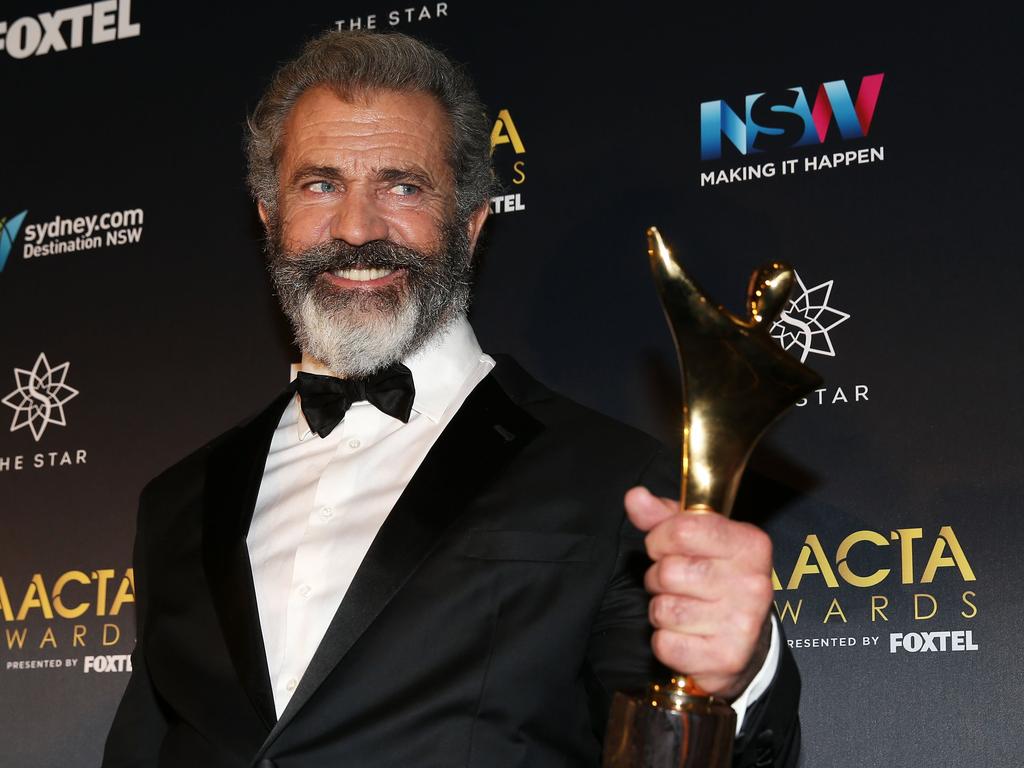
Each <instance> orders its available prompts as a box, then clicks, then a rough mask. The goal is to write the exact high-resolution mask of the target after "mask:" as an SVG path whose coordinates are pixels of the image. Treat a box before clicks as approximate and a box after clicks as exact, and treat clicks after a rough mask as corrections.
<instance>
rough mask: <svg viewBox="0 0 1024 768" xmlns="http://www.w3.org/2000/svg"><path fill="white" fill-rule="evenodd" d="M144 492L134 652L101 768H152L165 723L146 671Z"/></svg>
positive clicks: (139, 529)
mask: <svg viewBox="0 0 1024 768" xmlns="http://www.w3.org/2000/svg"><path fill="white" fill-rule="evenodd" d="M148 490H149V488H147V489H146V490H145V491H143V493H142V499H141V500H140V502H139V516H138V523H137V525H136V532H135V551H134V555H133V566H134V574H135V637H136V640H135V650H134V651H133V652H132V674H131V677H130V679H129V680H128V687H127V688H125V691H124V696H123V697H122V698H121V704H120V706H119V707H118V708H117V714H116V715H115V716H114V722H113V724H112V725H111V726H110V733H109V734H108V735H107V743H106V747H105V749H104V751H103V763H102V768H153V767H154V766H156V765H157V760H158V756H159V752H160V744H161V742H162V741H163V737H164V734H165V733H166V731H167V719H166V717H165V716H164V713H163V710H162V709H161V705H160V701H159V698H158V696H157V694H156V691H155V690H154V688H153V684H152V681H151V680H150V677H149V670H148V669H147V667H146V654H145V642H144V639H145V636H146V608H147V605H148V598H149V594H148V590H149V574H148V572H147V570H146V565H147V560H148V558H147V556H146V548H147V535H146V528H145V510H146V496H147V491H148Z"/></svg>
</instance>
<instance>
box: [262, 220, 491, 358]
mask: <svg viewBox="0 0 1024 768" xmlns="http://www.w3.org/2000/svg"><path fill="white" fill-rule="evenodd" d="M279 224H280V223H279V221H277V220H276V217H275V220H273V221H272V222H271V224H270V231H269V233H268V238H267V268H268V269H269V271H270V276H271V279H272V280H273V282H274V288H275V290H276V293H277V296H278V300H279V301H280V302H281V308H282V309H283V310H284V313H285V315H287V317H288V319H289V320H290V321H291V324H292V328H293V330H294V332H295V342H296V343H297V344H298V345H299V347H300V348H301V349H302V351H303V352H305V353H306V354H307V355H310V356H312V357H314V358H316V359H317V360H319V361H320V362H321V363H323V364H324V365H326V366H327V367H328V368H329V369H330V370H331V371H332V372H333V373H335V374H337V375H338V376H341V377H343V378H357V377H364V376H368V375H370V374H372V373H375V372H376V371H379V370H381V369H382V368H386V367H388V366H389V365H391V364H392V363H396V362H399V361H401V360H403V359H406V358H407V357H408V356H409V355H412V354H413V353H415V352H416V351H417V350H419V349H420V348H421V347H422V346H423V345H424V344H425V343H426V342H427V341H428V340H429V339H430V338H432V337H433V336H434V335H435V334H437V333H438V332H440V331H442V330H444V329H445V328H446V327H447V326H448V325H449V324H450V323H451V322H452V321H453V320H455V319H456V318H458V317H462V316H463V315H465V313H466V311H467V310H468V308H469V300H470V293H471V288H472V267H471V254H470V251H469V237H468V230H467V226H466V224H465V223H459V222H448V223H446V224H445V225H443V226H442V227H441V245H440V247H439V248H438V249H437V251H436V252H420V251H416V250H413V249H411V248H405V247H403V246H400V245H397V244H395V243H392V242H390V241H386V240H374V241H371V242H368V243H366V244H364V245H361V246H352V245H349V244H348V243H346V242H344V241H341V240H331V241H328V242H325V243H319V244H317V245H314V246H312V247H310V248H307V249H305V250H303V251H297V252H289V251H287V250H285V248H284V246H283V244H282V243H281V239H280V225H279ZM356 265H358V266H360V267H363V268H371V269H372V268H381V269H405V270H406V272H405V276H404V278H403V279H402V280H401V281H399V282H398V283H396V284H392V285H388V286H384V287H381V288H372V289H350V290H345V289H341V288H337V287H335V286H333V285H331V284H330V283H328V282H327V280H326V279H325V278H324V277H322V275H323V273H324V272H329V271H332V270H336V269H348V268H352V267H355V266H356Z"/></svg>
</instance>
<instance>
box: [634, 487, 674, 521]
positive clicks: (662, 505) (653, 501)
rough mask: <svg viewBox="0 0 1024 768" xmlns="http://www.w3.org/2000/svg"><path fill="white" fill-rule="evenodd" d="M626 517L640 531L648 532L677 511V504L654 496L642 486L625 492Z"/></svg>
mask: <svg viewBox="0 0 1024 768" xmlns="http://www.w3.org/2000/svg"><path fill="white" fill-rule="evenodd" d="M625 503H626V515H627V516H628V517H629V520H630V522H631V523H633V525H635V526H636V527H637V528H639V529H640V530H641V531H649V530H651V528H653V527H654V526H656V525H657V524H658V523H660V522H661V521H662V520H667V519H668V518H669V517H671V516H672V515H674V514H676V513H677V512H678V511H679V503H678V502H676V501H673V500H672V499H663V498H660V497H658V496H655V495H654V494H653V493H651V492H650V491H648V490H647V489H646V488H644V487H643V486H642V485H638V486H636V487H635V488H630V489H629V490H628V491H627V492H626V498H625Z"/></svg>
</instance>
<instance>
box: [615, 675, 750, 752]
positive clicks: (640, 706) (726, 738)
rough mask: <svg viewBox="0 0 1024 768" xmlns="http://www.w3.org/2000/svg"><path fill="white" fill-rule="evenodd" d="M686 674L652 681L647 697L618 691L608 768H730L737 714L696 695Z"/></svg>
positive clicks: (718, 700)
mask: <svg viewBox="0 0 1024 768" xmlns="http://www.w3.org/2000/svg"><path fill="white" fill-rule="evenodd" d="M691 691H693V686H692V685H691V684H690V683H689V682H687V681H686V679H685V678H682V679H677V678H673V679H672V681H671V682H670V683H669V684H668V685H659V684H657V683H655V684H652V685H651V686H650V687H649V688H648V690H647V695H646V696H630V695H628V694H624V693H616V694H615V698H614V699H613V700H612V709H611V715H610V717H609V719H608V732H607V734H606V736H605V742H604V760H603V762H602V766H603V767H604V768H729V766H730V765H731V764H732V742H733V735H734V734H735V732H736V713H735V711H733V708H732V707H730V706H729V705H728V704H726V703H725V702H724V701H721V700H720V699H716V698H715V697H713V696H706V695H700V694H695V693H692V692H691Z"/></svg>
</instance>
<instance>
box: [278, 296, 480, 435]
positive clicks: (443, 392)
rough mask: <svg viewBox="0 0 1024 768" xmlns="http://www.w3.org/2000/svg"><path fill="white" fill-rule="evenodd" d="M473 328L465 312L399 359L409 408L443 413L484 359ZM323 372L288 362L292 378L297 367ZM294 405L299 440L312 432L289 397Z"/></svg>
mask: <svg viewBox="0 0 1024 768" xmlns="http://www.w3.org/2000/svg"><path fill="white" fill-rule="evenodd" d="M486 359H487V358H486V356H485V355H484V353H483V350H482V349H481V348H480V343H479V342H478V341H477V339H476V334H474V333H473V328H472V326H470V324H469V320H468V319H466V317H465V316H462V317H459V318H457V319H456V320H453V321H452V322H450V323H448V325H446V326H445V327H443V328H440V329H438V330H437V331H436V332H435V333H434V335H433V336H431V337H430V338H429V339H428V340H427V341H426V342H425V343H424V344H423V346H422V347H420V349H419V350H418V351H417V352H416V353H415V354H413V355H410V356H409V357H408V358H406V359H405V360H403V361H402V362H403V363H405V365H406V366H407V367H408V368H409V370H410V371H412V380H413V385H414V386H415V387H416V394H415V396H414V398H413V402H412V409H413V411H415V412H417V413H421V414H423V415H424V416H426V417H427V418H428V419H430V420H431V421H432V422H434V423H435V424H436V423H438V422H439V421H440V420H441V418H442V417H443V416H444V414H445V411H447V410H448V407H449V406H450V405H451V404H452V401H453V400H454V399H455V397H456V395H457V394H458V393H459V391H460V390H461V387H462V384H463V383H464V382H465V380H466V378H467V377H468V376H469V375H470V373H471V372H472V371H473V370H474V369H475V368H476V366H477V365H479V364H480V363H481V362H482V361H484V360H486ZM303 370H305V371H308V372H310V373H324V370H323V369H322V368H317V369H316V370H313V368H312V367H311V366H307V365H305V364H299V365H293V366H292V378H293V379H294V378H295V375H296V374H297V373H298V372H299V371H303ZM292 407H294V409H295V419H296V424H295V427H296V430H297V432H298V436H299V440H305V439H307V438H308V437H310V436H312V434H313V433H312V432H311V431H310V429H309V425H308V424H307V423H306V418H305V416H303V415H302V409H301V408H299V407H298V398H297V397H296V398H295V399H293V401H292Z"/></svg>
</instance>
